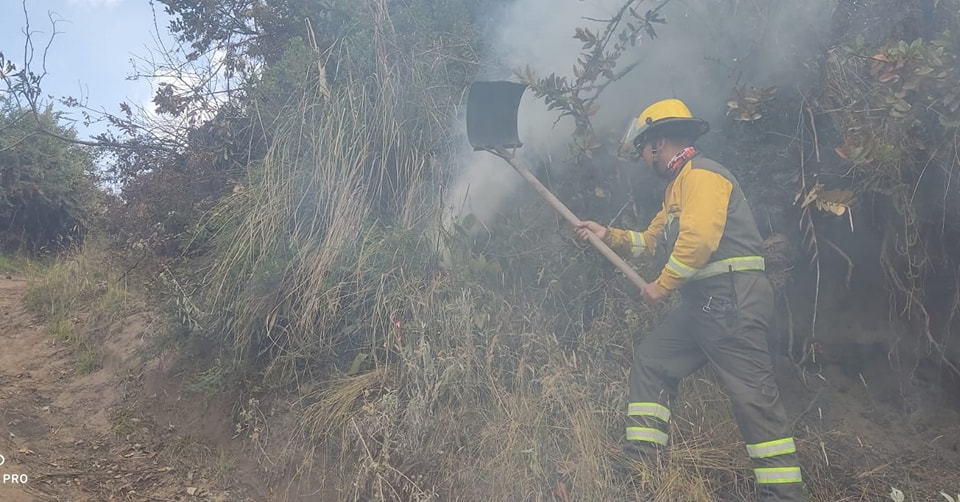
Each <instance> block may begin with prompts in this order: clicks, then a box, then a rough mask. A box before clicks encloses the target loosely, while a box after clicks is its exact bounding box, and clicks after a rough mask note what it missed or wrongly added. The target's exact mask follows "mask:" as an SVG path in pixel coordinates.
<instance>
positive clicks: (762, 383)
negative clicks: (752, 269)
mask: <svg viewBox="0 0 960 502" xmlns="http://www.w3.org/2000/svg"><path fill="white" fill-rule="evenodd" d="M731 277H732V279H733V280H732V282H733V286H732V289H733V293H732V292H731ZM734 293H735V294H734ZM681 294H682V303H681V305H680V307H679V308H677V309H676V310H675V311H674V312H673V313H671V314H670V315H669V316H668V317H667V319H666V320H665V321H664V322H663V324H661V325H660V326H658V327H657V328H656V329H655V330H654V331H653V332H651V333H650V334H648V335H647V336H645V337H644V338H643V339H642V340H641V341H640V343H639V344H638V345H637V346H636V347H635V349H634V361H633V365H632V367H631V369H630V395H629V402H630V403H635V404H638V405H642V406H638V407H637V409H638V410H644V412H645V413H650V412H655V411H656V410H657V408H646V407H645V406H646V405H644V403H669V402H670V401H671V398H672V397H673V396H674V395H675V394H676V392H677V386H678V384H679V382H680V380H681V379H682V378H684V377H686V376H688V375H690V374H691V373H693V372H694V371H697V370H698V369H700V367H702V366H703V365H704V364H706V363H707V362H710V363H712V365H713V366H714V367H715V369H716V373H717V376H718V377H719V380H720V383H721V384H722V385H723V387H724V390H725V391H726V394H727V396H728V397H729V398H730V402H731V404H732V407H733V413H734V417H735V418H736V421H737V425H738V426H739V429H740V433H741V435H742V436H743V440H744V442H745V443H746V444H748V445H750V449H749V450H748V451H750V452H751V455H753V456H755V457H756V458H754V459H753V461H754V467H755V468H756V469H757V470H756V471H755V474H756V476H757V480H758V487H759V489H760V490H759V491H760V494H761V500H763V501H764V502H774V501H775V502H796V501H801V500H805V499H804V493H803V484H802V483H800V482H798V480H799V479H800V476H799V472H798V471H799V468H798V466H799V465H800V464H799V462H798V460H797V455H796V447H795V446H794V444H793V441H792V440H790V439H788V438H789V437H790V436H791V433H790V422H789V420H788V419H787V416H786V413H785V411H784V409H783V405H782V403H781V402H780V396H779V391H778V389H777V385H776V381H775V380H774V376H773V364H772V361H771V358H770V354H769V352H768V349H767V325H768V323H769V321H770V319H771V317H772V316H773V298H774V295H773V289H772V287H771V286H770V282H769V281H768V280H767V279H766V277H764V276H763V275H762V274H759V273H743V274H733V275H732V276H729V275H724V276H719V277H714V278H708V279H704V280H702V281H697V282H696V283H695V286H693V287H692V288H686V289H685V290H681ZM711 297H712V298H715V299H723V300H726V301H728V302H729V303H735V304H737V305H738V307H739V308H738V310H737V311H736V312H734V313H730V312H716V311H707V312H705V311H704V310H703V305H704V304H705V302H706V301H707V298H711ZM630 421H631V424H630V425H636V426H638V427H656V428H657V429H659V427H658V426H660V425H663V426H665V425H666V424H665V423H661V421H660V419H659V418H657V417H656V416H650V415H642V416H631V417H630ZM638 422H640V423H638ZM633 443H635V444H640V443H641V442H640V441H634V442H633ZM646 444H648V445H653V443H646ZM774 480H776V481H780V482H778V483H773V482H772V481H774Z"/></svg>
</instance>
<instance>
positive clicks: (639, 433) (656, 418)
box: [627, 402, 670, 450]
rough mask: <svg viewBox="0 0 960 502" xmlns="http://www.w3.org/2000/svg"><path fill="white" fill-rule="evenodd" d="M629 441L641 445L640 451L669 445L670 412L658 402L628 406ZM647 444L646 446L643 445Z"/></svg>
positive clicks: (637, 445) (637, 446)
mask: <svg viewBox="0 0 960 502" xmlns="http://www.w3.org/2000/svg"><path fill="white" fill-rule="evenodd" d="M627 416H628V417H629V419H630V420H629V425H627V441H635V442H638V443H640V444H635V445H634V446H635V447H636V448H638V449H641V450H642V449H648V448H649V447H650V446H651V445H653V448H659V447H663V446H666V445H667V438H668V436H667V433H666V430H667V424H668V423H669V421H670V410H669V409H668V408H667V407H666V406H664V405H662V404H660V403H657V402H639V403H630V404H629V405H627ZM643 443H646V444H643Z"/></svg>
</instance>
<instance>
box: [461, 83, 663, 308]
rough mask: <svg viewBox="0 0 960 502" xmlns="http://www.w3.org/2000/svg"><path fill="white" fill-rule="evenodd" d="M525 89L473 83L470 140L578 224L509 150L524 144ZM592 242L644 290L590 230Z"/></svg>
mask: <svg viewBox="0 0 960 502" xmlns="http://www.w3.org/2000/svg"><path fill="white" fill-rule="evenodd" d="M526 90H527V85H526V84H520V83H516V82H507V81H491V82H484V81H478V82H473V83H472V84H471V85H470V93H469V95H468V96H467V139H468V140H469V141H470V145H471V146H473V149H474V150H477V151H479V150H485V151H488V152H490V153H493V154H494V155H496V156H498V157H500V158H502V159H503V160H505V161H507V163H509V164H510V166H511V167H513V168H514V169H515V170H516V171H517V172H518V173H520V176H523V179H525V180H527V182H528V183H530V185H532V186H533V188H534V189H535V190H536V191H537V193H539V194H540V196H541V197H543V198H544V199H545V200H546V201H547V202H548V203H549V204H550V205H551V206H553V208H554V209H556V210H557V212H559V213H560V214H561V215H562V216H563V218H564V219H565V220H567V222H568V223H570V224H571V225H573V226H574V227H576V226H577V225H579V224H580V218H577V216H576V215H575V214H573V212H572V211H570V210H569V209H567V206H565V205H563V203H562V202H560V199H558V198H556V196H554V195H553V194H552V193H550V191H549V190H547V187H545V186H543V184H542V183H540V180H538V179H537V177H536V176H534V175H533V173H531V172H530V169H528V168H527V166H526V165H525V163H524V162H523V161H521V160H520V159H517V158H516V157H515V156H514V155H513V153H512V152H510V151H508V150H507V149H508V148H509V149H516V148H520V147H521V146H523V143H521V142H520V138H519V133H518V132H517V112H518V110H519V108H520V99H521V98H522V97H523V93H524V91H526ZM589 241H590V244H593V247H595V248H597V250H598V251H600V254H602V255H603V256H604V257H605V258H606V259H607V260H609V261H610V263H613V264H614V265H615V266H616V267H617V268H618V269H619V270H620V271H621V272H623V274H624V275H626V276H627V278H628V279H630V282H632V283H633V284H634V285H636V286H637V287H638V288H640V289H641V290H642V289H643V288H644V287H645V286H646V285H647V283H646V281H644V280H643V278H642V277H640V274H638V273H637V271H636V270H634V269H633V267H631V266H630V265H628V264H627V262H626V261H624V260H623V258H620V256H619V255H617V253H615V252H614V251H613V250H612V249H610V247H609V246H607V245H606V244H605V243H604V242H603V241H602V240H601V239H600V238H599V237H597V236H596V234H594V233H592V232H590V233H589Z"/></svg>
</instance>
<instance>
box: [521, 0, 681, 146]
mask: <svg viewBox="0 0 960 502" xmlns="http://www.w3.org/2000/svg"><path fill="white" fill-rule="evenodd" d="M643 1H644V0H628V1H627V2H626V3H624V4H623V6H621V7H620V9H619V11H618V12H617V14H616V15H614V16H613V17H612V18H611V19H609V20H598V19H590V20H591V21H601V22H605V23H606V27H605V28H604V29H603V32H602V33H596V32H594V31H593V30H591V29H590V28H587V27H578V28H576V32H575V34H574V36H573V38H576V39H577V40H580V41H581V42H583V46H582V52H581V54H580V56H579V57H578V58H577V62H576V64H574V66H573V78H572V79H571V78H568V77H566V76H561V75H557V74H556V73H551V74H550V75H547V76H546V77H543V78H539V77H538V76H537V75H536V74H535V73H534V71H533V70H532V69H531V68H530V67H529V66H528V67H527V68H526V69H525V70H517V71H516V72H515V73H516V75H517V76H518V77H519V78H520V79H521V81H523V82H524V83H526V84H528V85H529V86H530V88H531V89H533V91H534V93H535V94H536V96H537V97H538V98H543V99H544V101H545V102H546V104H547V109H549V110H561V113H560V118H562V117H572V118H573V120H574V122H575V124H576V130H575V132H574V135H575V136H576V137H577V138H578V139H579V140H580V141H579V143H580V146H581V148H583V153H584V154H585V155H586V156H587V157H589V156H590V155H591V153H590V152H591V150H593V149H594V148H596V147H597V146H599V144H598V143H597V142H596V141H594V140H593V137H594V129H593V125H592V124H591V122H590V117H591V116H593V115H594V114H596V112H597V110H598V106H597V104H596V101H597V99H598V98H599V97H600V95H601V94H602V93H603V91H604V89H606V88H607V86H609V85H610V84H611V83H613V82H616V81H617V80H620V79H621V78H623V77H624V76H626V75H627V74H628V73H630V71H632V70H633V69H634V68H635V67H636V66H637V63H636V62H634V63H631V64H629V65H627V66H625V67H623V68H622V69H620V70H617V61H618V60H619V59H620V58H621V56H623V54H624V52H625V51H626V50H627V49H629V48H631V47H636V46H638V45H639V44H640V41H641V40H642V38H643V36H644V34H646V36H648V37H650V38H651V39H655V38H657V32H656V30H655V29H654V25H655V24H664V23H666V19H664V18H663V16H661V15H660V14H659V11H660V10H661V9H662V8H663V7H664V6H665V5H667V4H668V3H670V0H663V1H662V2H661V3H660V4H659V5H657V6H656V7H655V8H653V9H649V10H647V11H646V12H644V13H642V14H641V12H640V11H639V10H638V9H637V7H638V6H639V4H641V3H643ZM558 120H559V118H558ZM584 140H586V141H584Z"/></svg>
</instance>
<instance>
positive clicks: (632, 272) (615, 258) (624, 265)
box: [494, 148, 647, 290]
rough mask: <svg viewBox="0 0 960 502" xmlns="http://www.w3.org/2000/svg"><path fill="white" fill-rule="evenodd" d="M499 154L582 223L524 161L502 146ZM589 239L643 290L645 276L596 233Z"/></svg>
mask: <svg viewBox="0 0 960 502" xmlns="http://www.w3.org/2000/svg"><path fill="white" fill-rule="evenodd" d="M494 153H496V154H497V155H498V156H500V157H501V158H503V159H504V160H506V161H507V162H508V163H509V164H510V165H511V166H512V167H513V168H514V169H515V170H516V171H517V172H518V173H520V176H523V179H525V180H527V182H528V183H530V184H531V185H533V188H534V189H535V190H536V191H537V193H539V194H540V196H541V197H543V198H544V199H545V200H546V201H547V202H548V203H549V204H550V205H551V206H553V208H554V209H556V210H557V212H559V213H560V214H561V215H562V216H563V218H564V219H565V220H567V222H568V223H570V224H571V225H573V226H574V227H576V226H578V225H579V224H580V218H577V215H575V214H573V212H572V211H570V210H569V209H567V206H565V205H563V202H560V199H558V198H557V197H556V196H554V195H553V194H552V193H550V190H547V187H545V186H543V183H540V180H538V179H537V177H536V176H534V175H533V173H531V172H530V170H529V169H527V167H526V166H525V165H524V163H523V162H521V161H519V160H517V159H516V158H515V157H514V156H513V155H511V154H510V153H509V152H507V151H506V150H504V149H502V148H498V149H496V150H494ZM588 240H589V241H590V244H593V247H595V248H597V251H600V254H602V255H603V256H604V257H605V258H606V259H607V260H609V261H610V263H613V264H614V265H615V266H616V267H617V268H618V269H619V270H620V271H621V272H623V275H625V276H627V279H630V282H632V283H633V284H634V285H635V286H637V287H638V288H640V289H641V290H642V289H643V288H644V287H645V286H646V285H647V282H646V281H644V280H643V277H640V274H638V273H637V271H636V270H634V269H633V267H631V266H630V265H629V264H627V262H626V261H624V260H623V258H621V257H620V255H618V254H617V253H616V252H614V251H613V250H612V249H610V246H607V244H606V243H605V242H603V240H601V239H600V237H597V235H596V234H594V233H593V232H590V233H589V234H588Z"/></svg>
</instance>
